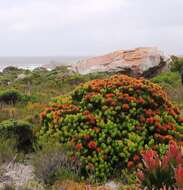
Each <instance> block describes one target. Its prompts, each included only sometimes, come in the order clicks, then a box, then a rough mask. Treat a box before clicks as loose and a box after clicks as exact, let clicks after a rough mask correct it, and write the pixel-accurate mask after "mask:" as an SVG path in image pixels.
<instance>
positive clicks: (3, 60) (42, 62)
mask: <svg viewBox="0 0 183 190" xmlns="http://www.w3.org/2000/svg"><path fill="white" fill-rule="evenodd" d="M83 58H84V57H64V56H62V57H61V56H60V57H59V56H58V57H0V71H2V70H3V69H4V68H6V67H9V66H14V67H18V68H24V69H30V70H32V69H34V68H36V67H45V68H48V69H53V68H54V67H55V66H58V65H66V64H72V63H75V62H77V61H79V60H81V59H83Z"/></svg>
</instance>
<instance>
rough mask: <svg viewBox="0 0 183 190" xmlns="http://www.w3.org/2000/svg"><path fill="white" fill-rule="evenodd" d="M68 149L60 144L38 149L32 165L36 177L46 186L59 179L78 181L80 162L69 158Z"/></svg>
mask: <svg viewBox="0 0 183 190" xmlns="http://www.w3.org/2000/svg"><path fill="white" fill-rule="evenodd" d="M67 151H68V149H67V148H66V147H64V146H62V145H60V144H54V146H53V144H47V145H45V146H43V147H42V149H41V150H40V149H38V150H37V152H36V154H35V156H34V158H33V161H32V164H33V166H34V168H35V175H36V176H37V177H38V179H40V180H41V181H42V182H44V183H46V184H53V183H54V182H55V181H56V180H58V179H60V180H61V179H65V178H71V179H77V178H79V177H78V176H79V174H80V162H79V161H78V160H76V159H71V158H69V157H68V152H67Z"/></svg>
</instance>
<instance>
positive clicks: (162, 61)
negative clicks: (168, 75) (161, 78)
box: [71, 48, 170, 77]
mask: <svg viewBox="0 0 183 190" xmlns="http://www.w3.org/2000/svg"><path fill="white" fill-rule="evenodd" d="M169 60H170V59H169V58H168V57H166V56H164V54H163V53H162V52H161V51H159V50H158V49H157V48H136V49H133V50H128V51H124V50H119V51H115V52H113V53H109V54H107V55H103V56H98V57H93V58H89V59H85V60H81V61H79V62H77V63H75V64H73V65H72V66H71V70H73V71H74V72H78V73H80V74H88V73H93V72H108V73H122V74H127V75H130V76H135V77H136V76H143V77H152V76H155V75H157V74H159V73H160V72H161V71H162V70H165V69H167V66H168V63H169Z"/></svg>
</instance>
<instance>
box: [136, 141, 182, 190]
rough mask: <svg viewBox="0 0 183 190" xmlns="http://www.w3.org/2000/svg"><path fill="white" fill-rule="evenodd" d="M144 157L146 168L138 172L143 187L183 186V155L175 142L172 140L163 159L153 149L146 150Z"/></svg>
mask: <svg viewBox="0 0 183 190" xmlns="http://www.w3.org/2000/svg"><path fill="white" fill-rule="evenodd" d="M142 157H143V161H144V166H145V169H144V170H143V171H138V173H137V176H138V177H139V180H140V182H141V186H142V187H144V188H145V187H146V188H148V189H153V188H154V189H160V188H163V187H164V186H166V187H169V188H171V189H173V188H183V155H182V152H181V148H180V147H178V146H177V145H176V143H175V142H170V144H169V148H168V151H167V152H166V153H165V154H164V155H163V157H162V159H160V157H159V155H158V154H157V152H155V151H153V150H148V151H145V152H144V153H143V154H142Z"/></svg>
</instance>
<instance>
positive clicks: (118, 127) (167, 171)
mask: <svg viewBox="0 0 183 190" xmlns="http://www.w3.org/2000/svg"><path fill="white" fill-rule="evenodd" d="M182 65H183V61H182V59H178V58H176V57H173V59H172V62H171V64H170V69H169V71H166V72H162V73H161V74H159V75H158V76H156V77H153V78H150V79H148V80H147V79H142V78H132V77H128V76H126V75H120V74H118V75H114V76H113V74H112V73H93V74H87V75H80V74H77V73H73V72H71V71H70V70H69V69H68V68H67V67H65V66H61V67H57V68H55V69H53V70H46V69H43V68H37V69H35V70H33V71H30V70H25V69H18V68H15V67H8V68H6V69H4V70H3V72H1V73H0V168H1V169H0V176H2V178H3V176H4V175H7V172H5V171H4V170H6V169H7V166H8V167H10V165H11V164H12V162H13V163H14V164H15V165H16V164H20V165H21V166H22V165H23V166H24V165H25V166H26V165H28V166H31V167H33V170H32V173H33V175H34V177H33V178H31V180H32V181H31V180H30V181H26V180H25V181H26V184H24V185H22V184H21V188H22V190H23V189H34V190H36V189H55V190H57V189H60V188H63V189H64V188H65V190H67V189H68V190H72V189H73V190H77V189H79V190H82V189H83V190H84V189H86V188H87V189H89V190H90V189H92V190H95V189H97V187H98V188H101V189H102V188H103V190H111V187H110V186H105V187H104V185H103V184H105V183H106V182H108V181H115V183H116V184H118V186H117V187H116V189H119V190H122V189H143V188H145V187H146V188H147V189H153V188H155V189H161V188H164V189H165V188H167V189H168V188H172V189H173V188H177V189H181V188H183V179H182V176H183V168H182V167H183V161H182V156H183V155H182V148H181V146H182V143H183V118H182V108H183V89H182V84H181V78H180V69H181V67H182ZM12 167H13V166H12ZM27 175H28V174H27ZM165 176H166V177H165ZM165 178H166V180H165ZM0 181H1V177H0ZM30 184H31V185H30ZM89 184H90V185H89ZM16 185H17V184H16ZM13 186H14V184H12V185H11V187H12V189H13V188H14V187H13ZM7 188H9V189H10V187H7ZM19 189H20V186H19Z"/></svg>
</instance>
